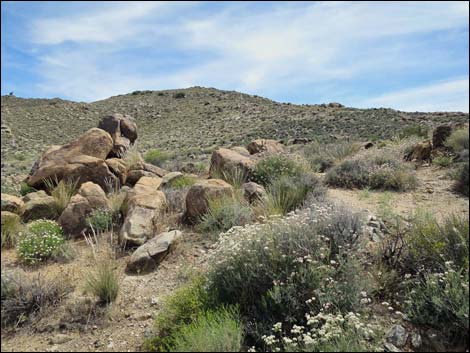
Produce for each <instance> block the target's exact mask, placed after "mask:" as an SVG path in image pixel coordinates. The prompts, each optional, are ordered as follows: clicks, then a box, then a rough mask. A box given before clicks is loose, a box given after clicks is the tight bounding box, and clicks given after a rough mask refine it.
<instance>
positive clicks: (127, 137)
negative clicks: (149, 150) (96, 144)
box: [98, 114, 137, 158]
mask: <svg viewBox="0 0 470 353" xmlns="http://www.w3.org/2000/svg"><path fill="white" fill-rule="evenodd" d="M98 128H100V129H102V130H104V131H106V132H108V133H109V134H110V135H111V138H112V139H113V147H112V149H111V151H110V153H109V155H108V157H109V158H113V157H117V158H122V157H123V155H124V153H126V151H127V150H128V149H129V147H130V146H131V145H132V144H134V142H135V140H137V125H136V123H135V122H134V121H133V120H132V118H131V117H130V116H128V115H122V114H113V115H109V116H106V117H104V118H103V119H101V121H100V122H99V124H98Z"/></svg>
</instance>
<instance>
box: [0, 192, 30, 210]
mask: <svg viewBox="0 0 470 353" xmlns="http://www.w3.org/2000/svg"><path fill="white" fill-rule="evenodd" d="M1 199H2V211H9V212H13V213H16V214H19V215H21V214H23V211H24V202H23V200H21V199H20V198H19V197H16V196H13V195H9V194H4V193H2V194H1Z"/></svg>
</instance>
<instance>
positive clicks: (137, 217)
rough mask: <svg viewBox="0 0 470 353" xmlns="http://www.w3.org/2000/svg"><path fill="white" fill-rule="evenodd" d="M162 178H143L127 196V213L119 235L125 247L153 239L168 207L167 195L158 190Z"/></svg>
mask: <svg viewBox="0 0 470 353" xmlns="http://www.w3.org/2000/svg"><path fill="white" fill-rule="evenodd" d="M160 184H161V178H158V177H153V178H150V177H142V178H141V179H140V180H139V181H138V182H137V184H136V185H135V187H134V189H132V190H130V191H129V192H128V194H127V198H126V200H127V206H128V207H127V213H126V218H125V219H124V224H123V226H122V228H121V232H120V233H119V237H120V241H121V243H122V244H124V245H142V244H144V243H145V242H146V241H147V239H150V238H152V237H153V234H154V230H155V224H156V223H157V222H158V221H159V217H160V215H161V214H162V212H163V210H164V208H165V206H166V198H165V194H164V193H163V192H162V191H159V190H158V187H159V186H160Z"/></svg>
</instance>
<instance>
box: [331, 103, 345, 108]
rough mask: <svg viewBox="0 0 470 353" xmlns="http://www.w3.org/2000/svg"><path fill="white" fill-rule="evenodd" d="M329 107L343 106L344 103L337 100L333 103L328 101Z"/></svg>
mask: <svg viewBox="0 0 470 353" xmlns="http://www.w3.org/2000/svg"><path fill="white" fill-rule="evenodd" d="M328 107H330V108H343V107H344V105H342V104H341V103H337V102H331V103H328Z"/></svg>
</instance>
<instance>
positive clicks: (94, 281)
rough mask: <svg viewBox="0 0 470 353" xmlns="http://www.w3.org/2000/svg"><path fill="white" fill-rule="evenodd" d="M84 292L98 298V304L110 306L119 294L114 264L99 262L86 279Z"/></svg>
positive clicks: (117, 276) (117, 277)
mask: <svg viewBox="0 0 470 353" xmlns="http://www.w3.org/2000/svg"><path fill="white" fill-rule="evenodd" d="M85 291H86V292H87V293H92V294H93V295H95V296H96V297H98V298H99V301H100V303H103V304H110V303H111V302H113V301H115V300H116V298H117V296H118V293H119V275H118V273H117V268H116V264H114V263H113V262H112V261H101V262H99V263H98V264H97V266H96V268H95V269H94V270H92V271H91V272H89V273H88V274H87V277H86V286H85Z"/></svg>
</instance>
